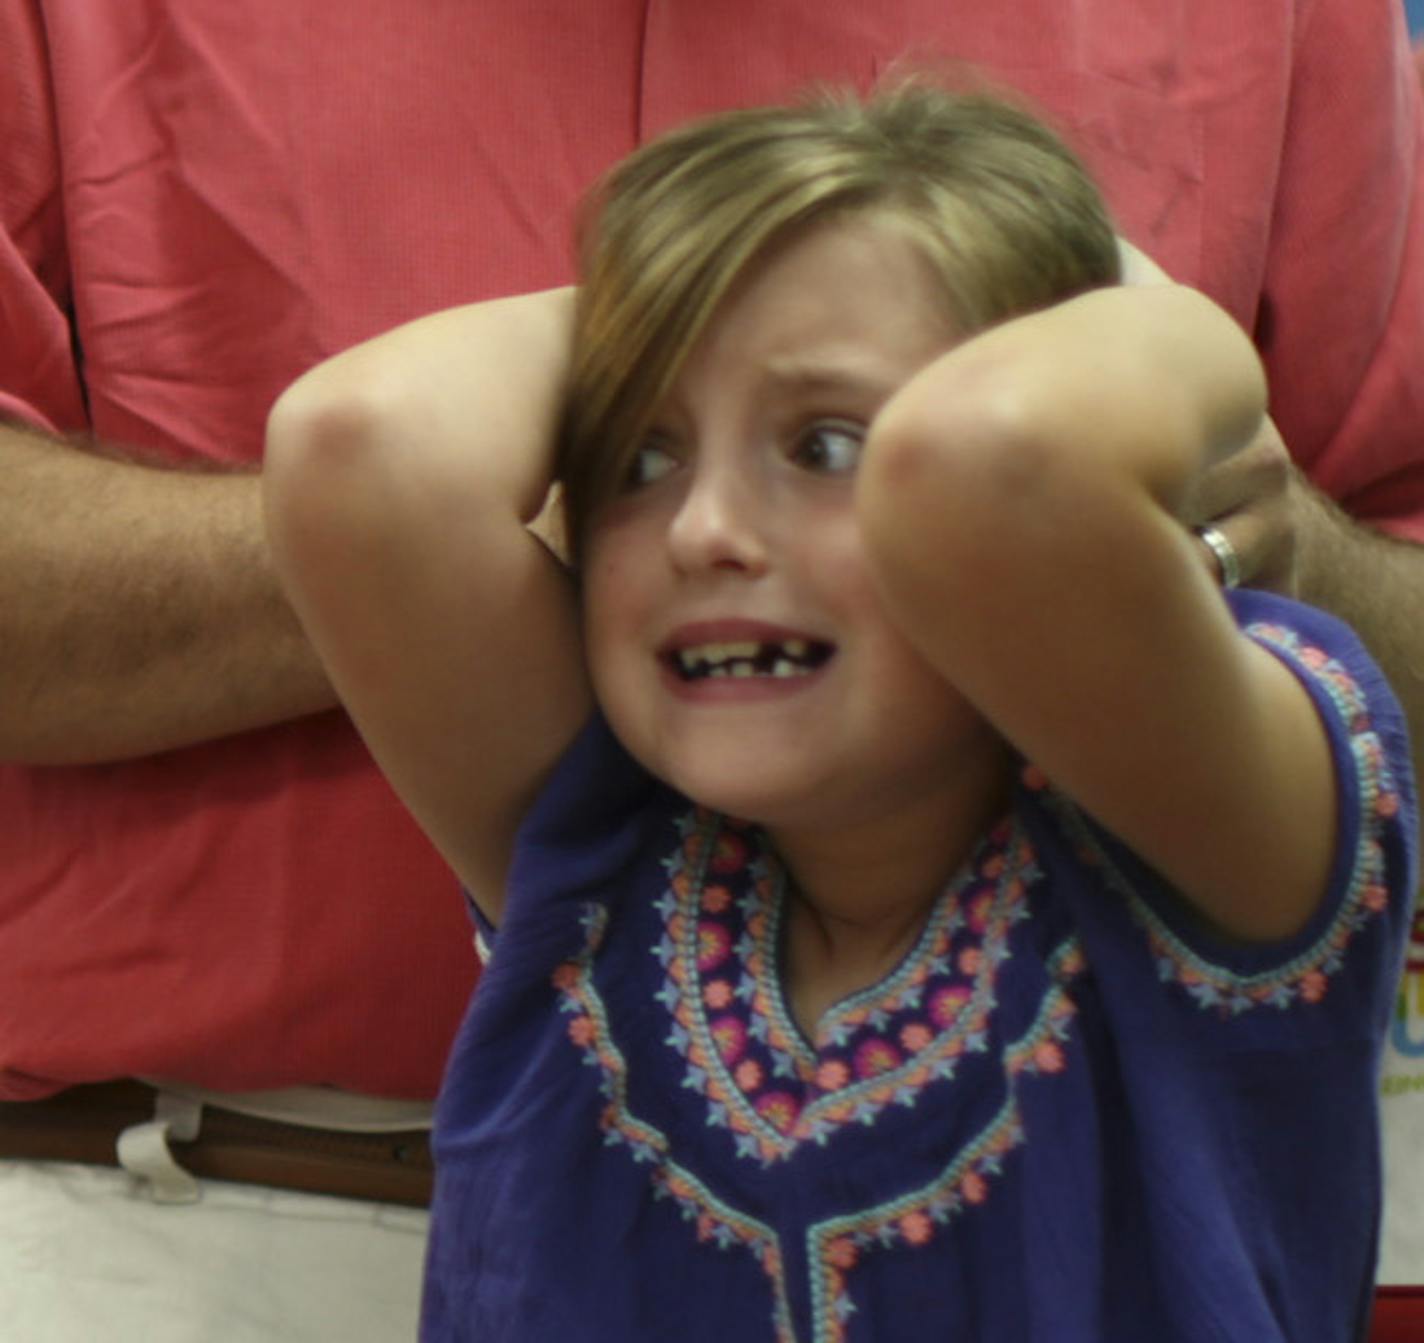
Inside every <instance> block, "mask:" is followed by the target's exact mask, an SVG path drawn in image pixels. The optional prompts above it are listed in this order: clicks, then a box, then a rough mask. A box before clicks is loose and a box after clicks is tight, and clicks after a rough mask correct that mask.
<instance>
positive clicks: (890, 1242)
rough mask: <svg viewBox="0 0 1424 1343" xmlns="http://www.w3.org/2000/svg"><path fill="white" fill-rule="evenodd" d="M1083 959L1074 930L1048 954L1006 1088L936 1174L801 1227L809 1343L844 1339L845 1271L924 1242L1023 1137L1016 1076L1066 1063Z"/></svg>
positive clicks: (984, 1188) (1013, 1048) (985, 1185)
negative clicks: (1046, 987) (1072, 984)
mask: <svg viewBox="0 0 1424 1343" xmlns="http://www.w3.org/2000/svg"><path fill="white" fill-rule="evenodd" d="M1086 966H1087V961H1086V958H1085V957H1084V955H1083V951H1082V947H1081V946H1080V944H1079V942H1078V940H1077V938H1076V937H1074V938H1069V939H1068V941H1066V942H1065V943H1063V944H1062V945H1061V946H1060V947H1059V948H1058V949H1057V950H1056V951H1055V952H1054V953H1053V955H1052V956H1051V957H1050V958H1049V960H1048V970H1049V973H1050V975H1052V976H1053V978H1054V980H1055V981H1056V982H1055V984H1054V986H1053V988H1052V989H1051V990H1050V991H1049V992H1048V993H1047V995H1045V997H1044V1000H1043V1003H1042V1005H1041V1006H1040V1008H1039V1011H1038V1015H1037V1017H1036V1019H1035V1020H1034V1023H1033V1025H1032V1026H1030V1027H1029V1029H1028V1030H1027V1031H1026V1032H1025V1033H1024V1034H1023V1035H1022V1036H1021V1037H1020V1038H1019V1039H1018V1040H1016V1041H1014V1042H1013V1043H1011V1044H1010V1045H1008V1046H1007V1048H1006V1049H1005V1050H1004V1054H1003V1063H1004V1073H1005V1075H1006V1078H1007V1080H1008V1093H1007V1095H1006V1097H1005V1099H1004V1103H1003V1105H1002V1106H1000V1108H999V1110H998V1112H997V1113H996V1114H995V1116H994V1117H993V1118H992V1119H991V1120H990V1121H989V1123H988V1124H986V1125H985V1127H984V1128H983V1129H982V1130H981V1131H980V1133H979V1135H978V1137H976V1138H975V1139H974V1141H973V1142H971V1143H970V1144H969V1145H968V1146H966V1147H964V1148H963V1149H962V1150H961V1151H960V1152H959V1153H958V1154H957V1155H956V1156H955V1158H954V1160H953V1161H951V1162H950V1163H949V1165H947V1166H946V1167H945V1169H944V1170H943V1171H942V1172H941V1173H940V1174H939V1175H938V1176H937V1177H936V1178H935V1179H934V1180H932V1181H930V1183H928V1184H926V1185H923V1186H922V1187H920V1188H919V1189H915V1190H912V1191H910V1192H909V1193H907V1194H904V1195H902V1196H901V1197H900V1198H897V1199H893V1200H891V1201H889V1202H886V1203H881V1204H878V1205H877V1206H876V1207H873V1208H868V1209H866V1210H865V1211H863V1212H859V1213H855V1214H852V1215H850V1216H843V1217H835V1218H831V1219H829V1220H827V1221H824V1222H819V1223H817V1224H816V1225H814V1226H812V1227H810V1228H809V1229H808V1230H807V1233H806V1245H807V1262H808V1263H809V1264H810V1266H811V1275H812V1279H811V1310H812V1319H813V1321H814V1326H813V1327H814V1330H815V1333H814V1341H815V1343H844V1340H845V1336H846V1325H847V1323H848V1321H849V1320H850V1317H851V1316H852V1315H854V1314H855V1309H856V1307H855V1303H854V1302H853V1301H852V1300H851V1297H850V1293H849V1290H848V1282H847V1279H848V1277H849V1275H850V1273H851V1270H852V1269H854V1268H855V1266H856V1265H857V1264H858V1263H860V1262H861V1260H862V1258H863V1257H864V1256H865V1255H866V1254H867V1253H869V1252H871V1251H874V1250H877V1249H893V1248H895V1247H897V1246H903V1247H908V1248H912V1249H917V1248H920V1247H923V1246H925V1245H928V1244H929V1243H930V1241H931V1240H932V1239H933V1238H934V1235H935V1232H936V1230H937V1229H939V1228H942V1227H944V1226H947V1225H948V1224H949V1223H950V1222H951V1221H953V1220H954V1219H955V1218H956V1217H957V1216H959V1215H960V1214H961V1213H963V1212H965V1211H967V1210H968V1209H969V1208H971V1207H975V1206H977V1205H978V1204H981V1203H983V1202H984V1200H985V1199H986V1198H987V1197H988V1196H989V1187H990V1181H991V1180H993V1179H994V1178H995V1177H996V1176H997V1175H999V1174H1000V1173H1002V1171H1003V1168H1004V1159H1005V1157H1006V1156H1007V1155H1008V1153H1009V1152H1011V1151H1012V1150H1013V1149H1014V1148H1015V1147H1017V1146H1019V1145H1020V1144H1021V1143H1022V1142H1023V1141H1024V1131H1023V1122H1022V1117H1021V1114H1020V1109H1019V1100H1018V1081H1019V1079H1020V1078H1021V1077H1023V1076H1026V1075H1051V1074H1055V1073H1060V1072H1062V1071H1063V1069H1064V1068H1065V1067H1066V1066H1067V1058H1066V1056H1065V1053H1064V1046H1065V1044H1066V1043H1067V1040H1068V1035H1069V1032H1070V1029H1071V1026H1072V1022H1073V1018H1074V1017H1075V1016H1076V1014H1077V1008H1076V1007H1075V1006H1074V1004H1073V1001H1072V999H1071V998H1070V997H1069V995H1068V991H1067V987H1066V985H1067V983H1068V981H1069V980H1071V979H1072V978H1074V977H1075V976H1076V975H1078V974H1080V973H1081V972H1082V971H1083V970H1084V969H1085V968H1086Z"/></svg>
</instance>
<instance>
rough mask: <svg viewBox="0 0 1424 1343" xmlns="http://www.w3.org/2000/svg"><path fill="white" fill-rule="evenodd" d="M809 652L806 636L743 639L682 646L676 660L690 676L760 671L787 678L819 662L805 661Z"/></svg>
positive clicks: (768, 674) (807, 669)
mask: <svg viewBox="0 0 1424 1343" xmlns="http://www.w3.org/2000/svg"><path fill="white" fill-rule="evenodd" d="M810 652H811V644H810V642H809V641H808V640H806V639H786V640H784V641H781V642H772V643H759V642H757V641H755V640H751V639H742V640H736V641H728V642H726V643H708V644H698V645H696V646H693V647H688V648H683V649H680V650H679V651H678V654H677V663H678V667H679V669H680V670H681V672H682V673H683V675H684V676H687V677H690V678H698V677H702V676H709V677H717V678H719V679H720V678H722V677H727V676H731V677H736V678H742V677H748V676H759V675H760V676H772V677H775V678H778V679H785V678H787V677H791V676H806V675H808V674H809V673H810V672H811V671H813V670H814V667H815V665H819V661H820V660H819V659H817V660H816V662H815V663H814V664H813V663H808V662H806V661H805V659H806V658H807V656H808V654H809V653H810Z"/></svg>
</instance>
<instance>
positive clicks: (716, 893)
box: [702, 886, 732, 914]
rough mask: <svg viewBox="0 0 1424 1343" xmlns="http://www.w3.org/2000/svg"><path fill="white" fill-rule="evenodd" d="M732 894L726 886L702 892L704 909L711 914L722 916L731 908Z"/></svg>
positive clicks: (709, 887)
mask: <svg viewBox="0 0 1424 1343" xmlns="http://www.w3.org/2000/svg"><path fill="white" fill-rule="evenodd" d="M731 903H732V893H731V891H729V890H728V889H727V888H726V887H725V886H708V887H707V888H706V889H705V890H704V891H703V892H702V908H703V909H705V910H706V911H707V912H708V913H709V914H722V913H725V912H726V910H727V909H728V908H729V907H730V906H731Z"/></svg>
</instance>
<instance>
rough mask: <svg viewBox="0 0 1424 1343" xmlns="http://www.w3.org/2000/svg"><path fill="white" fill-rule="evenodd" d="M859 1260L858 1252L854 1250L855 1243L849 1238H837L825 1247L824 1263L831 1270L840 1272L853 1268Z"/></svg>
mask: <svg viewBox="0 0 1424 1343" xmlns="http://www.w3.org/2000/svg"><path fill="white" fill-rule="evenodd" d="M859 1258H860V1251H859V1250H857V1249H856V1248H855V1242H854V1241H853V1240H851V1239H850V1237H849V1236H837V1237H836V1238H835V1240H833V1241H832V1242H831V1243H830V1244H829V1245H827V1246H826V1262H827V1263H828V1264H830V1265H831V1267H832V1268H838V1269H841V1270H842V1271H844V1270H846V1269H849V1268H854V1267H855V1263H856V1260H857V1259H859Z"/></svg>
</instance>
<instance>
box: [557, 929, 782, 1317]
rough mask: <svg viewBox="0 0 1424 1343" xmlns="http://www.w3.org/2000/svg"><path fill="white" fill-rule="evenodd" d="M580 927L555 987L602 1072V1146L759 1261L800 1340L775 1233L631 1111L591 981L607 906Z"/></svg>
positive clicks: (702, 1233)
mask: <svg viewBox="0 0 1424 1343" xmlns="http://www.w3.org/2000/svg"><path fill="white" fill-rule="evenodd" d="M582 923H583V927H584V932H585V936H586V939H587V940H586V943H585V946H584V948H583V950H582V951H581V952H580V953H579V954H578V955H577V956H576V957H575V958H574V959H573V960H569V961H565V962H564V963H563V964H561V965H560V966H559V967H558V968H557V969H556V970H555V972H554V986H555V988H557V989H558V991H559V995H560V999H559V1010H560V1011H561V1012H563V1013H565V1014H567V1015H568V1016H569V1024H568V1036H569V1039H570V1040H571V1041H572V1042H573V1043H574V1044H575V1045H576V1046H578V1048H579V1051H580V1053H581V1054H582V1056H583V1061H584V1063H585V1064H586V1065H588V1066H589V1067H594V1068H597V1069H598V1070H599V1071H600V1074H601V1077H600V1080H599V1090H600V1092H601V1093H602V1094H603V1097H604V1099H605V1100H606V1101H607V1104H606V1105H605V1106H604V1108H603V1113H602V1114H601V1116H600V1118H599V1122H600V1125H601V1127H602V1129H603V1141H604V1145H605V1146H608V1147H617V1146H623V1147H626V1148H627V1149H628V1152H629V1154H630V1155H631V1157H632V1158H633V1161H634V1162H635V1163H638V1164H644V1163H647V1164H649V1165H651V1166H652V1168H653V1169H652V1174H651V1179H652V1186H653V1196H654V1197H655V1198H660V1199H662V1198H671V1199H672V1200H673V1201H674V1202H675V1203H676V1204H677V1206H678V1207H679V1209H680V1210H681V1212H682V1216H683V1220H684V1221H688V1222H692V1223H694V1224H695V1226H696V1234H697V1239H698V1240H699V1241H700V1242H703V1243H710V1244H713V1245H715V1246H716V1247H717V1248H718V1249H719V1250H729V1249H731V1248H733V1247H734V1246H741V1247H743V1248H745V1249H746V1250H748V1251H749V1252H750V1253H751V1254H752V1255H753V1256H754V1258H755V1259H756V1261H757V1262H758V1263H759V1264H760V1265H761V1268H762V1270H763V1271H764V1272H765V1273H766V1275H767V1278H768V1279H769V1281H770V1284H771V1290H772V1299H773V1303H774V1304H773V1312H772V1318H773V1323H774V1326H775V1329H776V1343H795V1331H794V1330H793V1329H792V1327H791V1306H790V1302H789V1301H788V1300H787V1296H786V1275H785V1270H784V1263H783V1257H782V1252H781V1242H780V1239H779V1238H778V1237H777V1234H776V1232H775V1231H773V1230H772V1229H771V1227H769V1226H767V1225H766V1224H765V1223H763V1222H760V1221H758V1220H757V1219H756V1218H754V1217H750V1216H748V1215H746V1214H744V1213H739V1212H737V1211H736V1210H735V1209H734V1208H732V1207H730V1206H729V1205H728V1204H726V1203H725V1202H723V1201H722V1200H721V1199H719V1198H718V1197H717V1196H716V1195H715V1194H713V1193H712V1192H711V1191H710V1190H709V1189H708V1188H707V1187H706V1185H704V1184H703V1183H702V1182H701V1181H700V1180H698V1179H697V1177H696V1176H694V1175H693V1174H691V1172H689V1171H687V1170H685V1169H683V1168H682V1167H681V1166H679V1165H677V1163H676V1162H673V1161H671V1160H669V1158H668V1152H669V1150H670V1143H669V1141H668V1138H667V1135H666V1134H664V1133H663V1132H661V1131H660V1130H659V1129H657V1128H655V1127H654V1126H653V1125H651V1124H647V1123H644V1122H643V1121H642V1120H641V1119H639V1118H638V1117H637V1116H636V1115H634V1114H633V1112H632V1111H631V1110H630V1109H629V1106H628V1064H627V1060H626V1059H625V1058H624V1057H623V1053H622V1051H621V1050H620V1049H619V1048H618V1046H617V1045H616V1044H615V1043H614V1041H613V1036H612V1032H611V1031H610V1029H609V1025H608V1017H607V1014H606V1013H605V1011H604V1009H603V1002H602V999H601V998H600V997H599V994H598V991H597V989H595V988H594V985H593V979H592V973H593V961H594V957H595V954H596V953H597V950H598V947H599V945H600V944H601V943H602V940H603V936H604V933H605V932H606V930H607V926H608V910H607V908H606V907H605V906H603V905H599V904H589V905H588V906H586V907H585V911H584V915H583V918H582Z"/></svg>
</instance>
